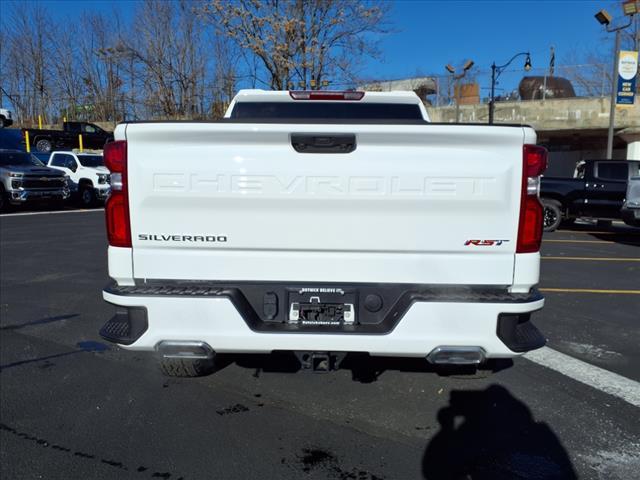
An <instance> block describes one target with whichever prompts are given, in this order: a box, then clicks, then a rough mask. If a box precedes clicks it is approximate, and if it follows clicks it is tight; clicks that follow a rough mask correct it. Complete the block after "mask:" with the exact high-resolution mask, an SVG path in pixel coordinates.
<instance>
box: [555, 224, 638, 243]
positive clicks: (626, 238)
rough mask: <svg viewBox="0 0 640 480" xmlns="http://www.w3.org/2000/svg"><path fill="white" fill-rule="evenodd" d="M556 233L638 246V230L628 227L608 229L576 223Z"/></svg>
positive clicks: (613, 226)
mask: <svg viewBox="0 0 640 480" xmlns="http://www.w3.org/2000/svg"><path fill="white" fill-rule="evenodd" d="M556 232H557V233H572V232H584V233H587V234H589V236H590V237H592V238H594V239H598V240H604V241H608V242H612V243H621V244H623V245H633V246H640V228H636V227H630V226H628V225H612V226H609V227H602V226H598V225H590V224H584V223H576V224H573V225H568V226H563V227H562V228H560V229H558V230H557V231H556ZM587 238H589V237H587Z"/></svg>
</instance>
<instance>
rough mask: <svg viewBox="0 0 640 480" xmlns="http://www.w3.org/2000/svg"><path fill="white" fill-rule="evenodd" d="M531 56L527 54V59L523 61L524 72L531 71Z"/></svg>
mask: <svg viewBox="0 0 640 480" xmlns="http://www.w3.org/2000/svg"><path fill="white" fill-rule="evenodd" d="M531 67H532V65H531V56H530V55H529V54H528V53H527V58H526V60H525V61H524V71H525V72H528V71H529V70H531Z"/></svg>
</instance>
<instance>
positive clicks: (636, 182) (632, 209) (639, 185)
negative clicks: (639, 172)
mask: <svg viewBox="0 0 640 480" xmlns="http://www.w3.org/2000/svg"><path fill="white" fill-rule="evenodd" d="M622 219H623V220H624V223H626V224H627V225H631V226H632V227H640V176H638V177H631V178H630V179H629V184H628V185H627V194H626V198H625V201H624V205H623V206H622Z"/></svg>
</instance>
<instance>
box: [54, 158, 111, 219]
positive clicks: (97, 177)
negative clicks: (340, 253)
mask: <svg viewBox="0 0 640 480" xmlns="http://www.w3.org/2000/svg"><path fill="white" fill-rule="evenodd" d="M47 165H48V166H49V167H51V168H55V169H57V170H60V171H62V172H64V173H66V174H67V175H68V176H69V180H70V188H71V191H72V193H73V194H76V195H77V198H78V200H79V201H80V203H81V204H82V205H83V206H85V207H90V206H93V205H94V204H95V203H96V202H97V201H104V200H106V198H107V197H108V196H109V191H110V184H109V183H110V181H111V180H110V176H109V170H107V167H105V166H104V160H103V158H102V155H99V154H95V153H75V152H53V153H52V154H51V156H50V157H49V162H48V163H47Z"/></svg>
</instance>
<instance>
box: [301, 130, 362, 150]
mask: <svg viewBox="0 0 640 480" xmlns="http://www.w3.org/2000/svg"><path fill="white" fill-rule="evenodd" d="M291 146H292V147H293V148H294V150H295V151H296V152H298V153H351V152H353V151H354V150H355V149H356V146H357V145H356V136H355V134H353V133H292V134H291Z"/></svg>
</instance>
